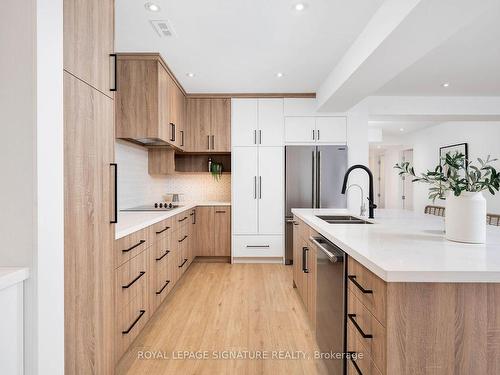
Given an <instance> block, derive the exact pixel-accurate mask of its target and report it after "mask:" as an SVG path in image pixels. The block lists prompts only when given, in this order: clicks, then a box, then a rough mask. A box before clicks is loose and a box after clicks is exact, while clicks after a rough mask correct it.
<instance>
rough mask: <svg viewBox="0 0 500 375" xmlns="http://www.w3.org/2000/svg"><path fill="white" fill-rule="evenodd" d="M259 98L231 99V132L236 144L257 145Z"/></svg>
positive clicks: (233, 143)
mask: <svg viewBox="0 0 500 375" xmlns="http://www.w3.org/2000/svg"><path fill="white" fill-rule="evenodd" d="M257 115H258V109H257V99H232V100H231V134H232V141H231V143H232V145H233V147H234V146H255V145H256V144H257V129H258V121H257V118H258V116H257Z"/></svg>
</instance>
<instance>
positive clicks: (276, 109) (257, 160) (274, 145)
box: [231, 99, 284, 261]
mask: <svg viewBox="0 0 500 375" xmlns="http://www.w3.org/2000/svg"><path fill="white" fill-rule="evenodd" d="M231 126H232V131H231V134H232V141H231V143H232V176H231V181H232V194H231V196H232V229H233V241H232V250H233V251H232V256H233V261H238V258H246V259H248V258H268V259H269V260H271V259H270V258H272V259H273V260H275V261H281V259H282V257H283V222H284V213H283V212H284V211H283V210H284V207H283V205H284V148H283V131H284V116H283V99H232V101H231Z"/></svg>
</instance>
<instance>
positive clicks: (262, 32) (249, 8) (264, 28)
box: [115, 0, 384, 93]
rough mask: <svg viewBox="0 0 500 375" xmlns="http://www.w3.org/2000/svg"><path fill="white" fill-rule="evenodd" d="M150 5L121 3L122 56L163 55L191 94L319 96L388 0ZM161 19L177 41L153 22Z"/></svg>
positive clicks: (188, 0) (159, 0) (165, 1)
mask: <svg viewBox="0 0 500 375" xmlns="http://www.w3.org/2000/svg"><path fill="white" fill-rule="evenodd" d="M152 1H153V2H155V3H156V4H158V5H159V6H160V7H161V11H160V12H158V13H152V12H149V11H147V10H146V9H145V7H144V4H145V3H146V1H145V0H118V1H116V21H115V22H116V50H117V51H118V52H160V53H161V54H162V56H163V57H164V58H165V60H166V62H167V64H168V65H169V66H170V68H171V69H172V71H173V72H174V74H175V75H176V77H177V78H178V79H179V81H180V82H181V84H182V85H183V86H184V88H185V89H186V91H188V92H190V93H193V92H200V93H202V92H211V93H216V92H262V93H264V92H315V91H316V90H317V88H318V87H319V86H320V84H321V83H322V81H323V80H324V79H325V78H326V76H327V74H328V73H329V72H330V71H331V69H332V67H333V66H335V65H336V64H337V62H338V61H339V59H340V58H341V57H342V56H343V54H344V53H345V52H346V50H347V49H348V47H349V46H350V45H351V44H352V42H353V41H354V40H355V38H356V37H357V36H358V35H359V33H360V32H361V30H362V29H363V28H364V27H365V25H366V24H367V22H368V20H369V19H370V18H371V16H372V15H373V14H374V12H375V11H376V10H377V8H378V7H379V6H380V4H381V3H382V2H383V1H384V0H307V1H305V3H306V4H307V9H306V10H305V11H304V12H302V13H297V12H296V11H294V10H293V9H292V8H293V5H294V4H295V1H290V0H213V1H206V0H152ZM164 19H166V20H168V21H169V22H170V24H171V26H172V27H173V29H174V30H175V34H176V36H175V37H172V38H166V37H163V38H160V37H159V36H158V35H157V34H156V33H155V31H154V30H153V29H152V27H151V25H150V23H149V21H150V20H164ZM188 72H193V73H195V74H196V76H195V77H194V78H188V77H187V76H186V73H188ZM277 72H283V73H284V76H283V77H282V78H276V76H275V74H276V73H277Z"/></svg>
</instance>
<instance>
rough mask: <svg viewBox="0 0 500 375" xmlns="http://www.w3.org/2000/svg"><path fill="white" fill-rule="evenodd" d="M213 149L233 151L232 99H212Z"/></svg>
mask: <svg viewBox="0 0 500 375" xmlns="http://www.w3.org/2000/svg"><path fill="white" fill-rule="evenodd" d="M210 104H211V121H210V123H211V130H212V134H211V136H212V150H213V151H217V152H231V99H211V100H210Z"/></svg>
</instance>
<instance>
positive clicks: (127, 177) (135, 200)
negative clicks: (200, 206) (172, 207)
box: [115, 141, 231, 209]
mask: <svg viewBox="0 0 500 375" xmlns="http://www.w3.org/2000/svg"><path fill="white" fill-rule="evenodd" d="M115 152H116V162H117V163H118V207H119V208H120V209H122V208H128V207H134V206H139V205H143V204H150V203H153V202H157V201H161V200H162V197H163V195H164V194H165V193H183V194H184V195H183V197H182V198H183V199H184V200H185V201H197V202H200V201H225V202H229V201H230V200H231V176H230V175H229V174H224V175H222V178H221V180H220V181H218V182H216V181H215V180H214V179H213V178H212V176H211V175H210V174H209V173H182V174H176V175H171V176H151V175H149V174H148V151H147V150H146V149H145V148H144V147H141V146H138V145H134V144H132V143H130V142H125V141H116V144H115Z"/></svg>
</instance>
